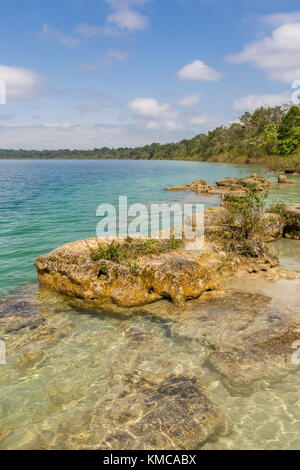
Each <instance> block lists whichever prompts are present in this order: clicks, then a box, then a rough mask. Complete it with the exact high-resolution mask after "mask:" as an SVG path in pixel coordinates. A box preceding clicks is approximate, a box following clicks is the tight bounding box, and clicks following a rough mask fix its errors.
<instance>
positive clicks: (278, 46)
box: [227, 22, 300, 82]
mask: <svg viewBox="0 0 300 470" xmlns="http://www.w3.org/2000/svg"><path fill="white" fill-rule="evenodd" d="M227 59H228V61H229V62H230V63H232V64H250V65H251V66H253V67H256V68H258V69H261V70H263V71H264V72H266V74H267V77H268V78H269V79H271V80H278V81H282V82H292V81H294V80H297V79H300V22H299V23H285V24H283V25H281V26H279V27H278V28H276V29H274V30H273V32H272V34H271V36H267V37H265V38H263V39H261V40H260V41H254V42H251V43H249V44H247V45H246V47H245V48H244V50H243V51H242V52H239V53H237V54H233V55H230V56H229V57H228V58H227Z"/></svg>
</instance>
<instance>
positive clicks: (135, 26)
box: [107, 8, 148, 32]
mask: <svg viewBox="0 0 300 470" xmlns="http://www.w3.org/2000/svg"><path fill="white" fill-rule="evenodd" d="M107 21H108V23H113V24H116V25H117V27H118V28H120V29H121V30H124V29H125V30H128V31H133V32H135V31H139V30H144V29H145V28H146V27H147V25H148V20H147V18H146V16H144V15H142V14H141V13H139V12H138V11H136V10H132V9H130V8H124V9H123V8H122V9H120V10H116V11H115V12H114V13H111V14H110V15H109V16H108V18H107Z"/></svg>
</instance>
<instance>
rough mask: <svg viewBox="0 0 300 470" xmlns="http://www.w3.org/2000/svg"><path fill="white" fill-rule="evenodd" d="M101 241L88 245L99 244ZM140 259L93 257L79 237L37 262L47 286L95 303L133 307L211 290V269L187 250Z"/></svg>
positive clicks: (196, 295)
mask: <svg viewBox="0 0 300 470" xmlns="http://www.w3.org/2000/svg"><path fill="white" fill-rule="evenodd" d="M99 240H100V239H96V238H95V239H89V240H88V244H89V246H90V247H95V248H97V246H98V245H97V243H99ZM100 241H101V240H100ZM102 241H103V240H102ZM106 243H107V242H106ZM138 263H139V264H138V265H137V266H133V267H132V266H131V264H130V263H128V264H127V265H126V264H125V263H122V262H112V261H106V260H105V261H104V260H98V261H93V260H92V259H91V253H90V249H89V247H88V246H87V245H86V243H85V241H78V242H73V243H69V244H67V245H64V246H62V247H59V248H58V249H56V250H54V251H52V252H51V253H49V254H47V255H44V256H40V257H39V258H38V259H37V260H36V261H35V266H36V269H37V272H38V279H39V282H40V284H41V285H42V286H45V287H47V288H50V289H53V290H56V291H57V292H60V293H62V294H66V295H68V296H71V297H78V298H81V299H84V300H87V301H92V302H94V303H95V304H103V303H106V302H107V303H110V302H112V303H115V304H117V305H120V306H124V307H133V306H138V305H145V304H147V303H151V302H153V301H155V300H159V299H162V298H169V299H171V300H172V301H173V302H174V303H178V304H180V303H184V302H185V300H187V299H192V298H197V297H199V296H200V295H201V294H202V293H203V292H204V291H205V290H207V289H210V288H211V287H210V286H211V283H209V277H210V276H209V272H208V270H206V269H205V268H203V267H201V266H200V265H199V264H198V263H197V262H196V261H195V260H194V259H191V257H188V256H186V255H185V254H184V253H177V252H171V253H164V254H160V255H159V256H153V255H152V256H148V257H144V258H143V259H138Z"/></svg>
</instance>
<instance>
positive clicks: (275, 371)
mask: <svg viewBox="0 0 300 470" xmlns="http://www.w3.org/2000/svg"><path fill="white" fill-rule="evenodd" d="M275 317H276V319H277V320H278V321H276V322H275V321H274V319H275ZM270 319H272V321H270ZM269 321H270V323H271V326H270V327H268V328H263V329H260V330H258V331H254V332H253V333H252V334H250V335H243V336H241V338H239V341H237V343H236V344H234V345H232V346H231V347H227V348H221V350H220V351H215V352H213V353H211V354H210V356H209V358H208V362H209V363H210V364H211V365H212V366H214V368H215V369H216V370H217V371H218V372H220V373H221V374H222V375H223V376H224V378H225V384H226V385H227V386H228V387H229V388H230V389H231V390H233V391H236V392H243V391H247V392H249V391H250V390H251V389H252V388H253V387H256V386H257V385H261V383H262V382H264V381H266V382H267V383H270V382H272V381H274V380H278V379H279V378H280V377H281V376H282V375H285V374H286V373H287V372H288V371H289V370H291V369H293V368H295V367H297V364H293V362H292V357H293V353H294V352H295V350H294V348H293V343H294V341H297V340H299V339H300V321H292V322H291V321H288V320H286V321H284V320H280V316H274V315H273V316H270V317H269Z"/></svg>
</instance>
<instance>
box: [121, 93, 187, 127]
mask: <svg viewBox="0 0 300 470" xmlns="http://www.w3.org/2000/svg"><path fill="white" fill-rule="evenodd" d="M128 106H129V109H130V110H131V112H132V113H133V114H134V115H135V116H136V117H137V118H140V119H142V120H145V121H146V124H145V127H146V129H149V130H159V129H166V130H169V131H176V130H179V129H183V128H184V126H183V125H182V124H181V123H179V122H178V121H177V118H178V112H177V111H174V110H173V109H172V107H171V105H170V104H169V103H161V102H159V101H158V100H156V99H154V98H136V99H134V100H133V101H131V102H130V103H129V104H128Z"/></svg>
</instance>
